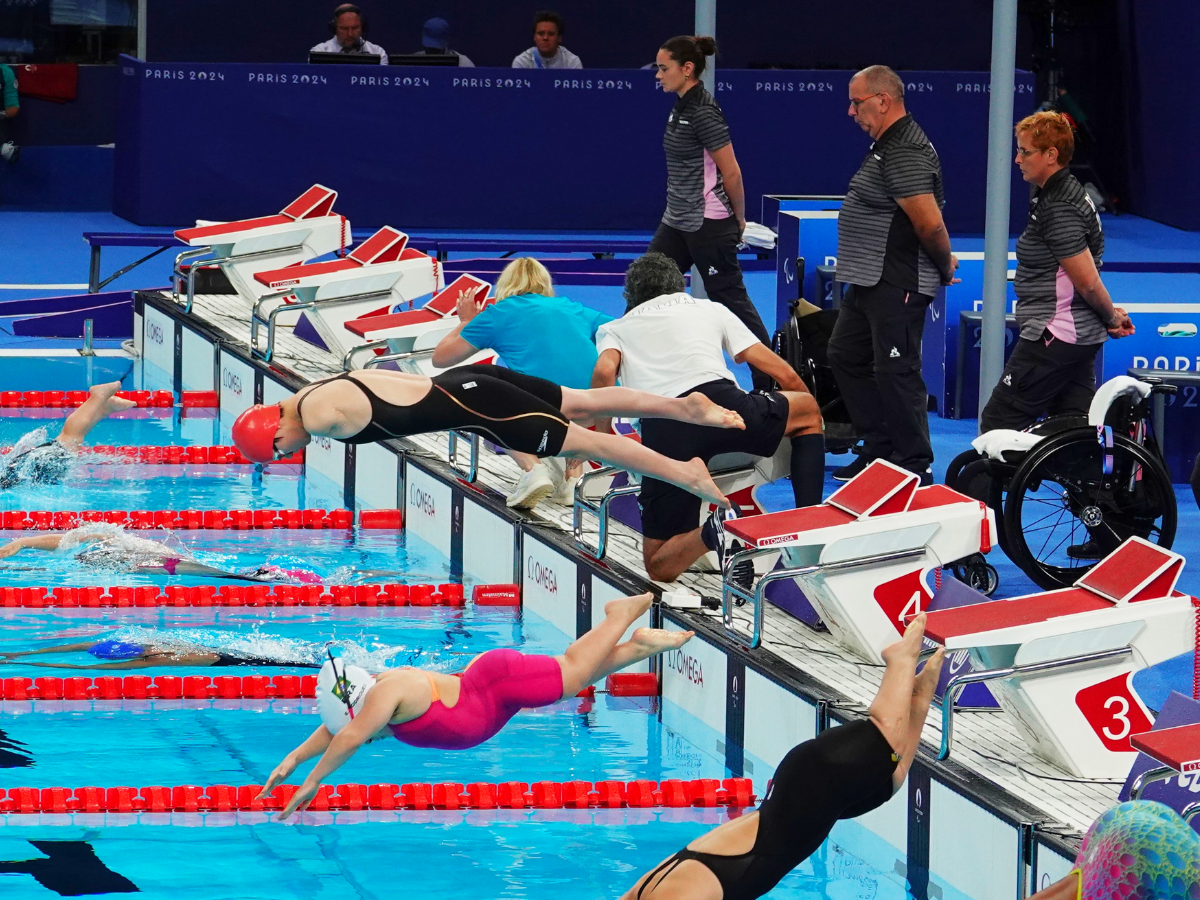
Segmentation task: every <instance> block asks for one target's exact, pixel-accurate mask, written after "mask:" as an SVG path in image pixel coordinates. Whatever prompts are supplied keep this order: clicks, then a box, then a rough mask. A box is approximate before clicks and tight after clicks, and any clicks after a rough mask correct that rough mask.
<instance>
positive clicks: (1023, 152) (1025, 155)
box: [1017, 147, 1042, 159]
mask: <svg viewBox="0 0 1200 900" xmlns="http://www.w3.org/2000/svg"><path fill="white" fill-rule="evenodd" d="M1041 152H1042V151H1041V150H1039V149H1038V148H1037V147H1034V148H1033V149H1032V150H1026V149H1025V148H1024V147H1018V148H1017V155H1018V156H1020V157H1021V159H1028V158H1029V157H1031V156H1033V154H1035V153H1041Z"/></svg>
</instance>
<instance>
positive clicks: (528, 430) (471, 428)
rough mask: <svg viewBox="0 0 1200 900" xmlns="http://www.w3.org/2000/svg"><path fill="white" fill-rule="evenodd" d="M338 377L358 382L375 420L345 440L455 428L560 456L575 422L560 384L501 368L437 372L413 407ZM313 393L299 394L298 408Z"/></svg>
mask: <svg viewBox="0 0 1200 900" xmlns="http://www.w3.org/2000/svg"><path fill="white" fill-rule="evenodd" d="M339 379H345V380H346V381H349V382H351V383H353V384H355V385H357V386H358V388H359V389H360V390H361V391H362V392H363V394H365V395H366V397H367V400H368V401H370V404H371V423H370V424H369V425H367V427H366V428H364V429H363V430H362V431H360V432H358V434H355V435H351V436H350V437H348V438H338V440H340V441H342V442H343V443H346V444H369V443H373V442H375V441H386V440H388V439H389V438H402V437H408V436H409V435H413V434H426V433H428V432H431V431H447V430H451V429H453V430H455V431H467V432H472V433H477V434H480V435H482V436H483V437H487V438H491V439H492V440H494V441H496V442H497V443H499V444H503V445H504V446H505V447H507V448H509V449H510V450H518V451H521V452H524V453H532V454H535V455H537V456H557V455H558V454H559V452H560V451H561V450H562V446H563V441H565V440H566V438H567V427H568V426H569V425H570V422H569V421H568V420H567V418H566V417H565V416H564V415H563V414H562V413H561V412H560V408H561V407H562V388H561V387H559V386H558V385H557V384H554V383H553V382H551V381H546V380H545V379H544V378H535V377H533V376H532V375H522V374H521V373H520V372H514V371H513V370H512V369H506V368H503V367H502V366H493V365H480V366H459V367H457V368H454V369H449V370H448V371H446V372H442V373H441V374H439V375H434V376H433V379H432V381H433V387H432V388H431V389H430V391H429V393H428V394H426V395H425V396H424V397H422V398H421V399H420V400H418V401H417V402H416V403H414V404H412V405H411V406H397V405H396V404H394V403H388V402H387V401H386V400H382V399H380V398H379V397H378V396H377V395H376V394H375V392H374V391H372V390H371V389H370V388H369V387H367V385H366V384H364V383H363V382H362V381H359V380H358V379H357V378H352V377H351V376H350V375H349V374H343V375H336V376H334V377H333V378H330V379H328V381H337V380H339ZM328 381H325V382H321V384H327V383H328ZM311 393H312V392H311V391H310V392H309V393H308V394H305V395H304V396H303V397H301V398H300V403H299V404H298V405H297V411H299V407H300V406H302V405H303V404H304V401H305V400H307V399H308V397H309V395H310V394H311Z"/></svg>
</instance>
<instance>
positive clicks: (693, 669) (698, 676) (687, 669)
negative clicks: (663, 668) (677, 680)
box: [665, 649, 704, 687]
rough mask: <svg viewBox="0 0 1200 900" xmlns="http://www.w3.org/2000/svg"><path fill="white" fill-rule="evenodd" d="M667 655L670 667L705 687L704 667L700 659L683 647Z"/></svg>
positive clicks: (692, 681)
mask: <svg viewBox="0 0 1200 900" xmlns="http://www.w3.org/2000/svg"><path fill="white" fill-rule="evenodd" d="M665 656H666V660H667V668H668V669H673V670H674V671H676V672H678V673H679V674H680V675H682V676H683V677H684V678H686V679H687V680H688V681H690V682H691V683H692V684H694V685H696V686H697V687H704V667H703V666H701V665H700V660H698V659H696V657H694V656H692V655H691V654H690V653H688V652H686V651H684V650H682V649H680V650H676V651H674V652H673V653H667V654H665Z"/></svg>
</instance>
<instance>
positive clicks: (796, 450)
mask: <svg viewBox="0 0 1200 900" xmlns="http://www.w3.org/2000/svg"><path fill="white" fill-rule="evenodd" d="M824 492H825V435H823V434H802V435H800V436H799V437H794V438H792V496H793V497H794V498H795V500H796V506H797V508H799V507H801V506H816V505H817V504H819V503H820V502H821V500H822V499H823V495H824Z"/></svg>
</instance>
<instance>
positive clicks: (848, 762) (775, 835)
mask: <svg viewBox="0 0 1200 900" xmlns="http://www.w3.org/2000/svg"><path fill="white" fill-rule="evenodd" d="M897 762H899V760H898V759H897V757H896V754H895V753H894V752H893V751H892V747H891V745H890V744H889V743H888V742H887V739H886V738H885V737H884V736H883V735H882V734H881V733H880V732H879V729H878V728H876V727H875V725H874V724H873V723H872V722H870V721H866V720H864V721H859V722H852V723H850V724H849V725H839V726H836V727H834V728H830V729H829V730H827V731H824V732H822V733H821V734H820V735H818V736H817V737H815V738H814V739H813V740H811V741H805V742H804V743H803V744H800V745H799V746H797V747H793V748H792V749H791V750H790V751H789V752H788V754H787V756H785V757H784V758H783V762H781V763H780V764H779V768H778V769H776V770H775V779H774V782H773V783H772V786H771V789H770V790H769V791H768V792H767V797H766V799H764V800H763V802H762V804H761V805H760V806H759V808H758V836H757V837H756V838H755V840H754V847H753V848H752V849H751V850H750V852H749V853H739V854H737V855H736V856H727V855H722V854H719V853H701V852H699V851H697V850H687V849H684V850H680V851H679V852H678V853H676V854H675V855H674V856H672V857H671V858H670V859H668V860H667V861H666V862H664V863H663V864H662V865H660V866H659V867H658V868H657V869H655V870H654V871H653V872H651V873H650V877H649V878H647V879H646V881H645V882H644V883H643V884H642V887H641V889H640V890H639V891H638V894H637V896H638V898H639V900H640V898H641V896H642V891H644V890H646V888H647V887H648V886H649V885H650V884H651V882H653V881H654V880H655V878H656V877H657V876H658V875H659V873H660V872H661V873H662V878H666V877H667V876H668V875H670V874H671V872H673V871H674V870H675V867H676V866H678V865H679V864H680V863H681V862H684V861H686V860H689V859H694V860H696V861H697V862H700V863H703V864H704V865H705V866H707V867H708V868H709V870H710V871H711V872H712V873H713V875H715V876H716V877H717V881H719V882H720V883H721V890H722V892H723V893H722V897H723V900H754V898H756V897H761V896H762V895H763V894H765V893H767V891H769V890H771V888H773V887H775V885H776V884H778V883H779V881H780V880H781V879H782V878H783V876H785V875H786V874H787V873H788V872H790V871H792V869H794V868H796V866H798V865H800V863H802V862H803V861H804V860H805V859H807V858H808V857H809V856H810V855H811V854H812V853H813V852H815V851H816V850H817V848H818V847H820V846H821V844H822V843H824V841H825V838H827V837H828V836H829V832H830V831H831V830H832V829H833V826H834V823H836V822H837V821H838V820H839V819H853V818H855V817H856V816H861V815H862V814H863V813H866V812H869V811H870V810H872V809H875V808H876V807H877V806H882V805H883V804H884V803H886V802H887V801H888V799H889V798H890V797H891V796H892V773H893V772H894V771H895V770H896V763H897ZM659 883H661V879H659Z"/></svg>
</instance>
